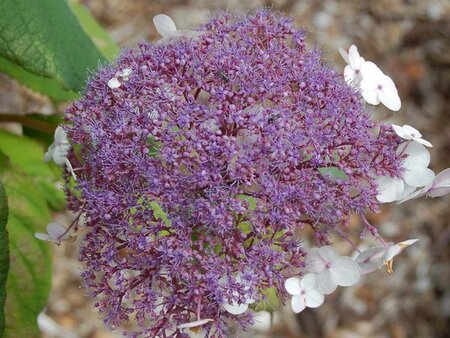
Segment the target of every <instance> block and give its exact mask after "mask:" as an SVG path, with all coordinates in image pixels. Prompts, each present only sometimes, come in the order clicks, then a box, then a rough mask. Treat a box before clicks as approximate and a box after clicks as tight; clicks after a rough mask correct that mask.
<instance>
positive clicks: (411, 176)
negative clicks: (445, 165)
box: [403, 164, 434, 187]
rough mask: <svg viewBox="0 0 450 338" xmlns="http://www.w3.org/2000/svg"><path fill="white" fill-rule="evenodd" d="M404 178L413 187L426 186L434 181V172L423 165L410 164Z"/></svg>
mask: <svg viewBox="0 0 450 338" xmlns="http://www.w3.org/2000/svg"><path fill="white" fill-rule="evenodd" d="M403 179H404V180H405V182H406V183H407V184H409V185H410V186H413V187H424V186H426V185H427V184H430V183H431V182H433V179H434V172H433V170H431V169H428V168H425V167H423V166H421V165H412V164H410V165H409V166H408V168H407V169H406V171H405V174H404V177H403Z"/></svg>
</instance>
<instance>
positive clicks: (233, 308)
mask: <svg viewBox="0 0 450 338" xmlns="http://www.w3.org/2000/svg"><path fill="white" fill-rule="evenodd" d="M223 307H224V308H225V310H227V311H228V312H229V313H231V314H233V315H240V314H243V313H244V312H245V311H247V309H248V304H238V303H236V302H233V304H228V303H225V304H224V305H223Z"/></svg>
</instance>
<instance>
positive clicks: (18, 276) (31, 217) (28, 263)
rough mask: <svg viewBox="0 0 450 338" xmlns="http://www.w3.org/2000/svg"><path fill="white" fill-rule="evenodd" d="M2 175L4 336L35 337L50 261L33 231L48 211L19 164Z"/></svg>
mask: <svg viewBox="0 0 450 338" xmlns="http://www.w3.org/2000/svg"><path fill="white" fill-rule="evenodd" d="M1 178H2V180H3V184H4V186H5V190H6V193H7V195H8V202H9V217H8V223H7V226H6V228H7V230H8V233H9V243H10V245H9V250H10V269H9V273H8V280H7V283H6V294H7V296H6V306H5V317H6V330H5V338H17V337H27V338H28V337H30V338H33V337H36V338H38V337H40V332H39V328H38V326H37V321H36V319H37V315H38V314H39V313H40V312H41V311H42V309H43V308H44V306H45V305H46V303H47V298H48V294H49V291H50V286H51V263H52V262H51V247H50V245H48V244H46V243H44V242H42V241H40V240H38V239H36V238H35V237H34V233H35V232H45V228H46V225H47V224H48V223H49V222H50V214H49V211H48V208H47V205H46V202H45V198H44V196H43V195H42V194H41V193H40V191H39V189H38V187H37V186H36V184H35V183H34V181H33V180H32V179H31V177H29V176H28V175H27V174H26V173H25V172H24V171H22V170H21V168H20V167H17V166H13V165H11V166H8V167H6V169H5V168H4V169H3V173H2V175H1Z"/></svg>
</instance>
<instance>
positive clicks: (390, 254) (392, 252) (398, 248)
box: [383, 239, 418, 261]
mask: <svg viewBox="0 0 450 338" xmlns="http://www.w3.org/2000/svg"><path fill="white" fill-rule="evenodd" d="M417 241H418V239H409V240H407V241H403V242H400V243H397V244H394V245H392V246H391V247H390V248H389V249H388V250H387V251H386V253H385V254H384V256H383V261H390V260H391V259H393V258H394V257H395V256H397V255H398V254H400V253H401V252H402V251H403V250H404V249H406V248H407V247H408V246H410V245H412V244H414V243H416V242H417Z"/></svg>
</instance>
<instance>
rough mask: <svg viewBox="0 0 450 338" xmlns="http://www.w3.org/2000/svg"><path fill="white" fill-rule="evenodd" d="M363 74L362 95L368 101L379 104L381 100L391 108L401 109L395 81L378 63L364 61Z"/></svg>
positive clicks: (394, 109)
mask: <svg viewBox="0 0 450 338" xmlns="http://www.w3.org/2000/svg"><path fill="white" fill-rule="evenodd" d="M361 74H362V80H361V83H360V88H361V95H362V96H363V97H364V99H365V100H366V101H367V102H368V103H370V104H372V105H378V104H379V103H380V102H381V103H383V104H384V105H385V106H386V107H387V108H389V109H390V110H393V111H398V110H400V108H401V106H402V103H401V101H400V97H399V96H398V91H397V88H396V87H395V83H394V81H392V79H391V78H390V77H389V76H387V75H386V74H384V73H383V72H382V71H381V69H380V68H378V67H377V65H376V64H374V63H373V62H370V61H366V62H364V64H363V65H362V66H361Z"/></svg>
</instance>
